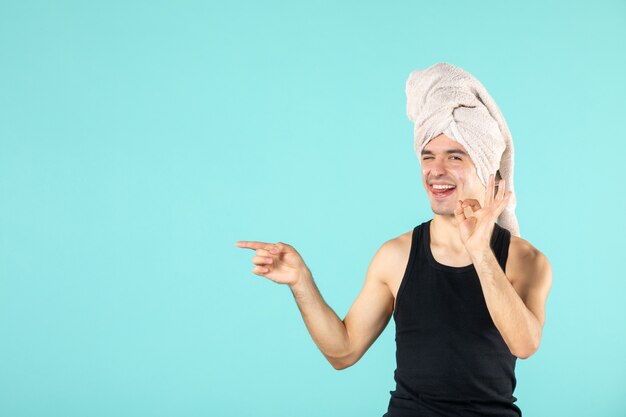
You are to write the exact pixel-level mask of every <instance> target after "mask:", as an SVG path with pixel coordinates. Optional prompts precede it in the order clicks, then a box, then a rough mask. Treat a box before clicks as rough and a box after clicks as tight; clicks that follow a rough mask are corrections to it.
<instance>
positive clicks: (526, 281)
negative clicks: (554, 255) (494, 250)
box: [506, 236, 552, 287]
mask: <svg viewBox="0 0 626 417" xmlns="http://www.w3.org/2000/svg"><path fill="white" fill-rule="evenodd" d="M506 269H507V276H508V277H509V279H510V280H511V283H512V284H513V285H515V284H521V285H523V286H526V285H531V286H537V285H538V286H548V287H549V286H550V284H551V280H552V268H551V266H550V262H549V261H548V258H547V257H546V256H545V255H544V254H543V253H542V252H541V251H540V250H539V249H537V248H536V247H534V246H533V245H532V244H531V243H530V242H528V241H527V240H525V239H522V238H520V237H517V236H511V243H510V245H509V256H508V259H507V263H506Z"/></svg>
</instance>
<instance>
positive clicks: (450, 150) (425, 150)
mask: <svg viewBox="0 0 626 417" xmlns="http://www.w3.org/2000/svg"><path fill="white" fill-rule="evenodd" d="M455 153H456V154H459V155H465V156H467V153H466V152H464V151H462V150H460V149H448V150H447V151H446V154H448V155H452V154H455ZM422 155H434V154H433V153H432V152H431V151H429V150H427V149H422Z"/></svg>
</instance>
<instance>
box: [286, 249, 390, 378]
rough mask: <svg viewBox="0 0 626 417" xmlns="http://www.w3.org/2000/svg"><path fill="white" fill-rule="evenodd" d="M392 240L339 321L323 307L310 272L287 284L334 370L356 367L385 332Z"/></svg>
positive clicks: (368, 271) (381, 252) (378, 255)
mask: <svg viewBox="0 0 626 417" xmlns="http://www.w3.org/2000/svg"><path fill="white" fill-rule="evenodd" d="M391 251H393V243H392V241H388V242H386V243H385V244H383V245H382V246H381V247H380V249H378V251H377V252H376V254H375V255H374V257H373V258H372V261H371V262H370V265H369V267H368V270H367V274H366V277H365V282H364V284H363V288H362V289H361V292H360V293H359V295H358V296H357V298H356V300H355V301H354V303H353V304H352V306H351V307H350V310H349V311H348V313H347V314H346V317H345V318H344V320H343V321H342V320H341V319H340V318H339V317H338V316H337V314H335V312H334V311H333V310H332V309H331V308H330V307H329V306H328V304H326V302H325V301H324V299H323V298H322V295H321V294H320V292H319V290H318V289H317V286H316V285H315V282H314V281H313V277H312V275H311V272H310V270H308V268H307V269H306V271H305V272H304V273H303V274H302V275H301V276H300V277H298V280H297V281H296V282H295V283H293V284H291V285H290V288H291V291H292V292H293V295H294V298H295V299H296V302H297V304H298V308H299V309H300V312H301V314H302V318H303V319H304V323H305V325H306V327H307V329H308V331H309V333H310V334H311V337H312V338H313V341H314V342H315V344H316V345H317V346H318V348H319V349H320V351H321V352H322V353H323V354H324V356H325V357H326V359H327V360H328V361H329V362H330V363H331V365H332V366H333V367H334V368H335V369H345V368H347V367H349V366H352V365H353V364H355V363H356V362H357V361H358V360H359V359H360V358H361V357H362V356H363V354H365V352H366V351H367V349H369V347H370V346H371V345H372V344H373V343H374V341H375V340H376V339H377V338H378V336H380V334H381V333H382V331H383V330H384V329H385V327H386V325H387V323H388V322H389V319H390V318H391V314H392V313H393V304H394V298H393V295H392V293H391V291H390V290H389V286H388V285H387V283H386V276H385V274H386V273H387V271H388V270H389V269H388V262H389V259H391V258H392V256H391Z"/></svg>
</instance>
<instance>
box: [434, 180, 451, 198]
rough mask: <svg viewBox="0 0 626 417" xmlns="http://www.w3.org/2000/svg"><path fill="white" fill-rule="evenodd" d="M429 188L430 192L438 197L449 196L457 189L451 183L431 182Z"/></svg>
mask: <svg viewBox="0 0 626 417" xmlns="http://www.w3.org/2000/svg"><path fill="white" fill-rule="evenodd" d="M429 188H430V192H431V193H432V195H433V196H434V197H435V198H436V199H442V198H446V197H449V196H451V195H452V193H454V190H455V189H456V187H455V186H454V185H449V184H431V185H430V187H429Z"/></svg>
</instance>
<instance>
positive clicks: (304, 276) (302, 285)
mask: <svg viewBox="0 0 626 417" xmlns="http://www.w3.org/2000/svg"><path fill="white" fill-rule="evenodd" d="M312 282H313V275H312V274H311V271H309V269H308V268H306V269H305V270H304V271H302V272H301V273H300V274H298V278H297V279H296V281H295V282H294V283H292V284H289V288H290V289H291V291H292V292H293V294H294V295H295V296H298V295H300V294H303V293H305V292H306V290H307V287H310V285H311V283H312Z"/></svg>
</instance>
